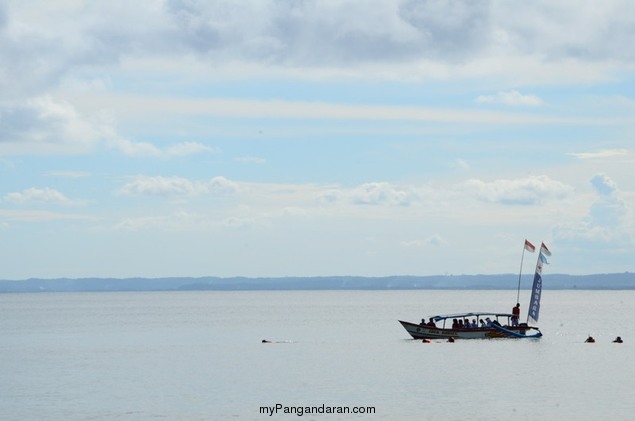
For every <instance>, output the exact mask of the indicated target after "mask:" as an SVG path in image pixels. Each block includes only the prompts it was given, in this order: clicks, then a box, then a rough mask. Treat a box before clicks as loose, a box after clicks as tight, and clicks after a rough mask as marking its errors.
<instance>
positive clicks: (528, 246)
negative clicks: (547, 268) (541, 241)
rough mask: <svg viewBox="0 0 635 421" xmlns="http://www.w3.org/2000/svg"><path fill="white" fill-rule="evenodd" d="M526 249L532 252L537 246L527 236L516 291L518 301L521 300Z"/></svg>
mask: <svg viewBox="0 0 635 421" xmlns="http://www.w3.org/2000/svg"><path fill="white" fill-rule="evenodd" d="M525 250H528V251H530V252H532V253H533V252H534V251H536V247H535V246H534V245H533V244H531V243H530V242H529V241H527V239H526V238H525V244H523V254H522V255H521V256H520V271H519V272H518V291H517V292H516V302H517V303H519V302H520V278H521V277H522V274H523V260H524V259H525Z"/></svg>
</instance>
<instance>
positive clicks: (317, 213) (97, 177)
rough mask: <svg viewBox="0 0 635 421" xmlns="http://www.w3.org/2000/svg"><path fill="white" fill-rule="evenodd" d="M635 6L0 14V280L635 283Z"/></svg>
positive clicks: (227, 5)
mask: <svg viewBox="0 0 635 421" xmlns="http://www.w3.org/2000/svg"><path fill="white" fill-rule="evenodd" d="M634 28H635V3H633V2H631V1H628V0H623V1H622V0H605V1H603V2H597V1H586V0H582V1H580V0H575V1H553V0H550V1H542V0H538V1H532V2H524V1H496V0H493V1H486V0H484V1H478V2H475V1H453V2H446V1H429V0H416V1H415V0H371V1H368V0H357V1H351V0H337V1H334V0H320V1H311V0H295V1H294V0H288V1H287V0H285V1H283V0H277V1H271V0H251V1H249V0H217V1H203V0H201V1H197V0H147V1H143V2H141V1H138V2H131V1H127V0H108V1H100V0H95V1H81V0H56V1H45V0H19V1H18V0H16V1H13V0H8V1H7V0H0V250H1V251H2V259H1V260H0V261H1V262H2V264H1V265H0V279H16V280H17V279H27V278H32V277H38V278H58V277H71V278H81V277H118V278H125V277H138V276H140V277H169V276H194V277H197V276H222V277H229V276H249V277H257V276H275V277H284V276H334V275H359V276H388V275H439V274H447V275H458V274H494V273H518V271H519V270H520V267H521V266H520V263H521V259H524V260H523V261H524V264H523V273H532V272H533V270H534V265H535V263H534V262H535V259H536V257H537V256H536V255H535V254H534V255H530V254H529V253H526V254H525V255H523V244H524V241H525V239H527V240H529V241H530V242H532V243H533V244H534V245H536V246H540V244H541V242H544V243H545V244H546V245H547V247H549V249H550V250H551V252H552V256H551V257H550V258H549V266H547V267H545V268H544V270H543V276H545V275H547V274H548V273H549V272H552V273H569V274H595V273H617V272H626V271H633V270H634V269H635V267H634V266H635V259H634V257H635V223H634V222H635V219H634V215H633V209H634V208H635V177H634V175H635V170H634V169H633V168H634V166H633V164H635V130H634V129H635V89H634V88H635V72H634V70H635V49H634V48H633V39H634V38H635V29H634Z"/></svg>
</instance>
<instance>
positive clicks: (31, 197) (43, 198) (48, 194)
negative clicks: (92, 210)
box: [4, 187, 85, 206]
mask: <svg viewBox="0 0 635 421" xmlns="http://www.w3.org/2000/svg"><path fill="white" fill-rule="evenodd" d="M4 200H5V201H7V202H11V203H15V204H20V205H24V204H52V205H64V206H75V205H82V204H85V201H83V200H72V199H69V198H68V197H66V196H65V195H64V194H63V193H61V192H59V191H57V190H55V189H51V188H49V187H45V188H41V189H40V188H35V187H32V188H29V189H26V190H22V191H21V192H12V193H8V194H6V195H5V196H4Z"/></svg>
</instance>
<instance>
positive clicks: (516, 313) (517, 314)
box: [512, 303, 520, 326]
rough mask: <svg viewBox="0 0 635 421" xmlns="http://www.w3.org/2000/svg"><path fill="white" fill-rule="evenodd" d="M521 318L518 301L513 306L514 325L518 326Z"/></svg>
mask: <svg viewBox="0 0 635 421" xmlns="http://www.w3.org/2000/svg"><path fill="white" fill-rule="evenodd" d="M519 318H520V303H516V307H514V308H512V326H518V319H519Z"/></svg>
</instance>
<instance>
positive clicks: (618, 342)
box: [613, 336, 622, 344]
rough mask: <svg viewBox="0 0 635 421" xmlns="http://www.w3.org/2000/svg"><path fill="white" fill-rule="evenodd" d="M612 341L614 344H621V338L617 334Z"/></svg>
mask: <svg viewBox="0 0 635 421" xmlns="http://www.w3.org/2000/svg"><path fill="white" fill-rule="evenodd" d="M613 343H616V344H621V343H622V338H621V337H620V336H618V337H617V338H615V340H614V341H613Z"/></svg>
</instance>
